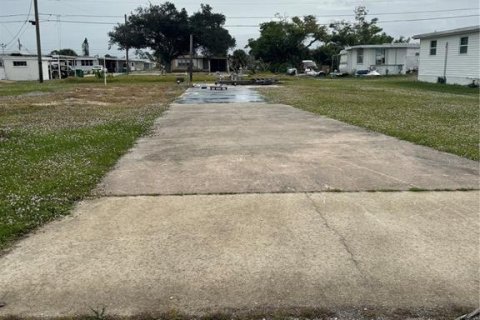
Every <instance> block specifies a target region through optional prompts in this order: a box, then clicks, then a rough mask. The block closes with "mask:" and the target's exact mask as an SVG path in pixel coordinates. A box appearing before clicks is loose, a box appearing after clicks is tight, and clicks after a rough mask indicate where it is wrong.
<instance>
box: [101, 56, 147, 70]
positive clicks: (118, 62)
mask: <svg viewBox="0 0 480 320" xmlns="http://www.w3.org/2000/svg"><path fill="white" fill-rule="evenodd" d="M103 60H105V66H106V68H107V70H108V72H110V73H121V72H126V70H127V60H126V59H125V58H117V57H99V58H98V64H99V65H101V66H103V64H104V61H103ZM128 62H129V64H130V71H147V70H153V69H154V68H155V66H156V63H155V62H153V61H150V60H148V59H136V58H133V59H129V60H128Z"/></svg>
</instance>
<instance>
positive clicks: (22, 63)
mask: <svg viewBox="0 0 480 320" xmlns="http://www.w3.org/2000/svg"><path fill="white" fill-rule="evenodd" d="M13 66H14V67H26V66H27V61H13Z"/></svg>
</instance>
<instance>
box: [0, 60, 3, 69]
mask: <svg viewBox="0 0 480 320" xmlns="http://www.w3.org/2000/svg"><path fill="white" fill-rule="evenodd" d="M2 67H3V61H2V60H0V68H2Z"/></svg>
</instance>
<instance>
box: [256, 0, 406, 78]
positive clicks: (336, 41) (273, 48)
mask: <svg viewBox="0 0 480 320" xmlns="http://www.w3.org/2000/svg"><path fill="white" fill-rule="evenodd" d="M354 13H355V21H354V22H353V23H352V22H348V21H339V22H335V23H332V24H330V25H329V26H328V27H327V26H322V25H320V24H318V23H317V21H316V18H315V17H314V16H306V17H303V18H299V17H293V18H292V19H291V21H286V20H281V21H270V22H266V23H263V24H261V25H260V37H259V38H257V39H250V40H249V41H248V46H247V47H249V48H250V54H252V55H253V56H254V57H255V58H256V59H259V60H261V61H263V62H265V63H267V64H269V65H270V70H271V71H274V72H277V71H284V70H285V69H286V68H287V67H288V66H298V65H299V64H300V62H301V60H304V59H305V60H306V59H314V60H316V61H318V62H321V63H323V64H328V65H330V64H331V62H332V57H333V56H335V55H337V54H338V53H339V52H340V50H342V49H343V48H345V47H348V46H354V45H359V44H382V43H391V42H394V41H397V42H408V40H409V39H405V38H403V37H400V38H399V39H397V40H395V39H394V38H393V37H391V36H389V35H387V34H386V33H385V32H383V30H382V28H380V27H379V26H378V25H377V23H378V19H377V18H373V19H371V20H369V19H367V15H368V11H367V9H366V8H365V7H364V6H360V7H357V8H355V12H354ZM313 45H315V46H313Z"/></svg>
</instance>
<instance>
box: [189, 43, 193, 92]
mask: <svg viewBox="0 0 480 320" xmlns="http://www.w3.org/2000/svg"><path fill="white" fill-rule="evenodd" d="M188 68H189V70H188V71H189V72H190V85H192V82H193V34H191V35H190V63H189V66H188Z"/></svg>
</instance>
